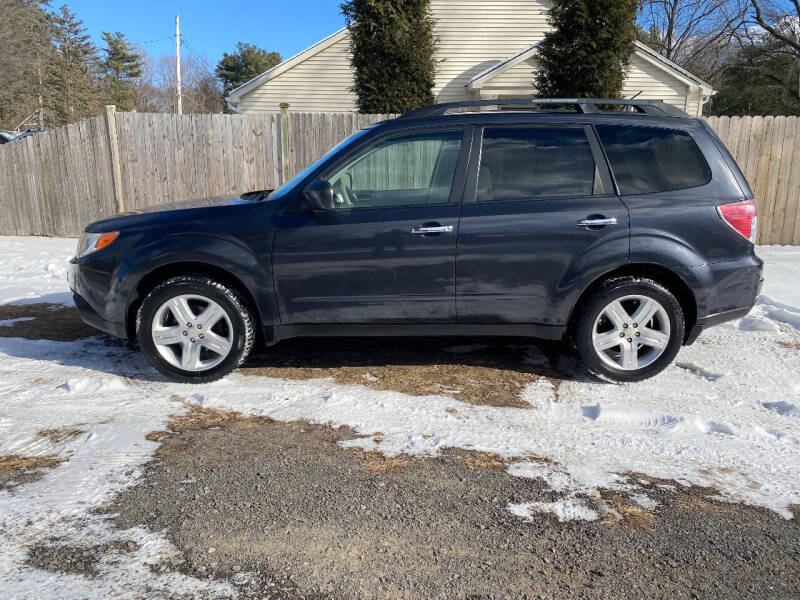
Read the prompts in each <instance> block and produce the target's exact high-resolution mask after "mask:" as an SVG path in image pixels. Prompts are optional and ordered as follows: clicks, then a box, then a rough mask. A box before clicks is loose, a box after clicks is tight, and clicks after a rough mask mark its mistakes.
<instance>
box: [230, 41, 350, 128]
mask: <svg viewBox="0 0 800 600" xmlns="http://www.w3.org/2000/svg"><path fill="white" fill-rule="evenodd" d="M351 87H353V71H352V69H351V67H350V38H349V37H348V36H346V35H345V36H343V37H342V39H341V40H339V41H337V42H336V43H335V44H333V45H331V46H328V47H327V48H325V49H324V50H322V51H321V52H319V53H317V54H315V55H314V56H311V57H309V58H308V59H307V60H305V61H303V62H301V63H300V64H298V65H296V66H294V67H293V68H291V69H289V70H288V71H285V72H283V73H281V74H280V75H278V76H277V77H275V78H274V79H271V80H269V81H267V82H266V83H265V84H263V85H260V86H258V87H256V88H255V89H254V90H253V91H251V92H249V93H247V94H245V95H244V96H242V99H241V101H240V103H239V107H240V108H241V109H242V110H243V111H244V112H246V113H247V112H257V111H278V110H280V103H281V102H288V103H289V104H290V107H291V110H293V111H294V110H297V111H303V112H351V111H355V110H357V107H356V98H355V96H354V95H353V94H352V93H351V92H350V88H351Z"/></svg>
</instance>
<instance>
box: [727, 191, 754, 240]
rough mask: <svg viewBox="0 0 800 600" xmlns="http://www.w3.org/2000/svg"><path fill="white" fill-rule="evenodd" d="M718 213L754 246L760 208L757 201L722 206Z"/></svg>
mask: <svg viewBox="0 0 800 600" xmlns="http://www.w3.org/2000/svg"><path fill="white" fill-rule="evenodd" d="M717 212H718V213H719V216H720V217H722V220H723V221H725V222H726V223H727V224H728V225H730V226H731V227H733V228H734V229H735V230H736V231H738V232H739V233H740V234H741V235H742V236H743V237H745V238H747V239H748V240H750V241H751V242H753V243H754V244H755V243H756V236H757V235H758V207H757V206H756V201H755V200H745V201H744V202H733V203H731V204H721V205H720V206H718V207H717Z"/></svg>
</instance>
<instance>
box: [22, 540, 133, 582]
mask: <svg viewBox="0 0 800 600" xmlns="http://www.w3.org/2000/svg"><path fill="white" fill-rule="evenodd" d="M137 548H138V545H137V544H136V542H134V541H125V540H124V541H118V542H112V543H110V544H97V545H94V546H69V545H65V544H58V543H53V544H36V545H35V546H33V547H31V549H30V550H29V551H28V558H27V560H26V564H28V565H31V566H33V567H36V568H37V569H43V570H45V571H55V572H59V573H74V574H77V575H82V576H83V577H86V578H88V579H92V578H93V577H95V576H97V574H98V572H99V571H98V568H97V565H98V563H99V562H100V561H101V560H102V559H103V558H104V557H106V556H108V555H109V554H120V553H128V552H133V551H134V550H136V549H137Z"/></svg>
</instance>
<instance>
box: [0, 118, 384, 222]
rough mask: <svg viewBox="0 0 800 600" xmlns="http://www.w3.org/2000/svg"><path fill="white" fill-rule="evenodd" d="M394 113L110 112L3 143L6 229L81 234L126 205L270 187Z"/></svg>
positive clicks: (0, 202) (1, 205)
mask: <svg viewBox="0 0 800 600" xmlns="http://www.w3.org/2000/svg"><path fill="white" fill-rule="evenodd" d="M391 116H392V115H358V114H353V113H314V114H311V113H289V114H288V115H285V117H286V120H284V121H282V119H281V113H261V114H254V115H184V116H178V115H165V114H146V113H116V112H115V111H113V110H112V111H108V112H107V113H106V114H105V115H104V116H102V117H94V118H92V119H88V120H86V121H81V122H80V123H75V124H72V125H67V126H65V127H60V128H58V129H53V130H51V131H48V132H45V133H41V134H38V135H34V136H30V137H27V138H25V139H22V140H20V141H18V142H13V143H9V144H4V145H3V146H0V235H47V236H77V235H79V234H80V233H81V232H82V231H83V228H84V227H85V226H86V224H87V223H89V222H90V221H94V220H97V219H100V218H102V217H106V216H111V215H113V214H115V213H117V212H120V211H121V210H133V209H138V208H146V207H148V206H155V205H157V204H164V203H167V202H176V201H180V200H190V199H193V198H205V197H213V196H220V195H225V194H235V193H238V192H245V191H251V190H260V189H272V188H275V187H277V186H279V185H280V184H281V183H282V182H283V181H285V180H286V179H287V178H289V177H292V176H293V175H294V174H295V173H297V172H299V171H300V170H302V169H303V168H305V167H306V166H307V165H309V164H310V163H311V162H313V161H314V160H316V159H317V158H319V157H320V156H321V155H322V154H324V153H325V152H326V151H327V150H328V149H330V148H331V147H333V146H334V145H336V144H337V143H339V142H340V141H341V140H342V139H344V138H345V137H347V136H349V135H350V134H352V133H354V132H356V131H358V130H359V129H362V128H364V127H366V126H368V125H371V124H373V123H375V122H377V121H380V120H384V119H387V118H390V117H391ZM282 123H284V125H282ZM286 123H288V127H286V125H285V124H286ZM284 127H286V129H287V130H288V135H287V137H286V140H285V142H286V143H281V141H282V140H281V138H282V129H283V128H284Z"/></svg>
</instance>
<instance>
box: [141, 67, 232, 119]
mask: <svg viewBox="0 0 800 600" xmlns="http://www.w3.org/2000/svg"><path fill="white" fill-rule="evenodd" d="M181 83H182V95H183V111H184V113H185V114H192V113H196V114H200V113H204V114H208V113H221V112H223V110H224V107H225V103H224V100H223V97H222V87H221V86H220V84H219V81H218V80H217V78H216V76H215V75H214V73H213V72H212V71H211V70H210V67H209V65H208V64H206V63H204V62H201V61H200V60H199V59H198V58H195V57H194V56H193V55H192V54H189V55H188V56H183V57H181ZM134 93H135V94H136V110H137V111H139V112H164V113H167V112H172V111H174V110H175V58H174V57H173V56H169V55H164V56H162V57H161V58H159V59H157V60H154V59H152V58H151V57H149V56H147V57H146V58H145V61H144V68H143V74H142V77H140V78H139V79H138V80H137V82H136V84H135V86H134Z"/></svg>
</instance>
